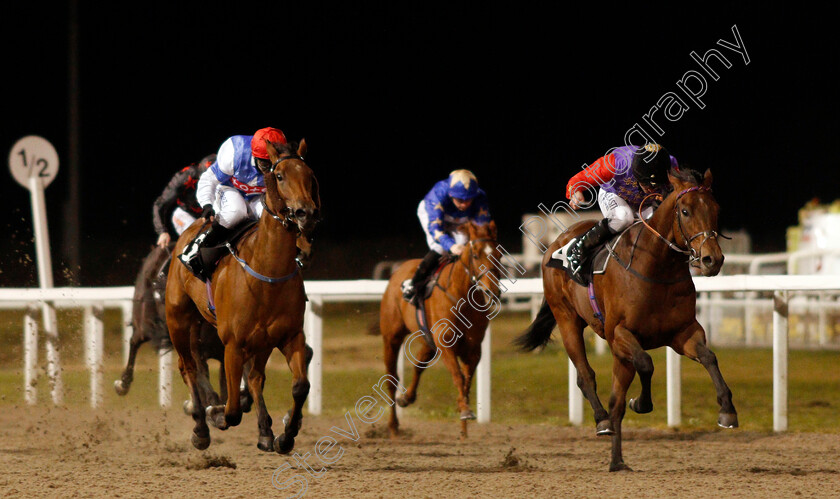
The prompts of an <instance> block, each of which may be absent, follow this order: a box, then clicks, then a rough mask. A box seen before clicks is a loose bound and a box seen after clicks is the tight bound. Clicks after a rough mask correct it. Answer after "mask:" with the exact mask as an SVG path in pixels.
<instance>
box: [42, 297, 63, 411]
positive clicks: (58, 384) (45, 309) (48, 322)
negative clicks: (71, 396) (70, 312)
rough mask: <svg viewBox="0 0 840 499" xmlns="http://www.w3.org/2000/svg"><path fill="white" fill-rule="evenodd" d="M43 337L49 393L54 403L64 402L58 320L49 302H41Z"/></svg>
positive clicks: (60, 403)
mask: <svg viewBox="0 0 840 499" xmlns="http://www.w3.org/2000/svg"><path fill="white" fill-rule="evenodd" d="M41 310H42V314H41V316H42V318H43V323H42V324H41V325H42V326H43V331H44V337H45V338H46V340H47V341H46V349H47V377H48V378H49V379H50V394H51V395H52V401H53V404H55V405H62V404H63V403H64V383H63V382H62V380H61V360H60V358H59V355H58V321H57V320H56V318H55V308H54V307H53V305H52V304H51V303H47V302H43V303H42V304H41Z"/></svg>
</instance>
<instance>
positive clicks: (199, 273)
mask: <svg viewBox="0 0 840 499" xmlns="http://www.w3.org/2000/svg"><path fill="white" fill-rule="evenodd" d="M217 192H218V196H217V199H216V203H215V204H214V208H215V209H216V215H215V220H214V221H213V223H212V224H210V228H209V229H207V230H206V231H204V232H202V233H200V234H198V235H197V236H196V238H195V239H193V240H192V242H190V244H188V245H187V247H186V248H184V253H183V254H181V255H180V256H179V257H178V259H179V260H181V262H182V263H183V264H184V265H185V266H186V267H187V268H188V269H189V270H190V272H192V273H193V275H195V276H196V277H198V278H199V279H201V280H202V281H205V280H207V278H208V277H209V276H207V275H205V273H204V271H203V269H202V268H201V261H200V252H201V248H211V247H213V246H215V245H217V244H219V243H220V242H222V241H224V240H225V238H226V237H228V236H229V235H230V233H231V229H233V228H235V227H236V226H237V225H238V224H239V222H241V221H242V220H244V219H245V218H246V217H248V210H249V206H248V203H247V202H246V201H245V198H243V197H242V195H241V194H240V193H239V191H237V190H236V189H234V188H232V187H227V186H219V187H218V191H217Z"/></svg>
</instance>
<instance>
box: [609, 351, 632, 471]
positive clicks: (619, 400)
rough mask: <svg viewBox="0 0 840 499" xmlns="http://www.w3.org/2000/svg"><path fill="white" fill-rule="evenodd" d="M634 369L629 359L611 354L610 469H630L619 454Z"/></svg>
mask: <svg viewBox="0 0 840 499" xmlns="http://www.w3.org/2000/svg"><path fill="white" fill-rule="evenodd" d="M635 375H636V370H635V369H634V368H633V363H632V362H631V361H628V360H625V359H621V358H619V357H618V356H616V355H615V354H613V387H612V395H610V419H611V420H612V425H613V429H614V433H613V435H612V455H611V457H610V471H625V470H626V471H632V470H631V469H630V467H629V466H627V465H626V464H624V458H623V456H622V454H621V421H622V420H623V419H624V413H625V411H626V410H627V409H626V406H627V402H626V401H627V388H629V387H630V383H632V382H633V376H635Z"/></svg>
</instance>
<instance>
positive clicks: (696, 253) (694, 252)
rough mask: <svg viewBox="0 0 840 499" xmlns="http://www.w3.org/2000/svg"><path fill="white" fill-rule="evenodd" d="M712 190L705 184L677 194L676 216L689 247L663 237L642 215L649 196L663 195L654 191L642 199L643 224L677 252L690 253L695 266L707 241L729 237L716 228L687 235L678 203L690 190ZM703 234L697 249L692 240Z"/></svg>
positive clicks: (640, 213)
mask: <svg viewBox="0 0 840 499" xmlns="http://www.w3.org/2000/svg"><path fill="white" fill-rule="evenodd" d="M711 191H712V189H710V188H708V187H703V186H695V187H690V188H688V189H685V190H683V191H682V192H680V193H679V194H678V195H677V199H676V200H675V201H674V218H676V219H677V226H678V227H679V229H680V235H681V236H682V238H683V244H685V246H687V249H683V248H680V247H679V246H678V245H676V244H674V243H672V242H671V241H670V240H668V239H667V238H665V237H663V236H662V234H660V233H659V232H658V231H657V230H656V229H654V228H653V227H651V226H650V224H648V223H647V221H645V218H644V217H643V216H642V209H644V206H645V202H646V201H647V200H648V198H651V197H657V198H659V199H660V200H661V199H662V196H661V195H660V194H659V193H656V192H654V193H651V194H648V195H647V196H645V198H644V199H642V202H641V203H640V204H639V211H638V214H639V219H640V220H641V222H642V224H644V226H645V227H646V228H647V229H648V230H650V231H651V232H653V234H654V235H656V237H658V238H659V239H660V240H661V241H663V242H664V243H665V244H667V245H668V247H669V248H671V249H672V250H674V251H676V252H677V253H681V254H683V255H688V257H689V258H688V264H689V265H691V266H694V267H697V266H698V265H695V263H696V262H698V261H700V251H702V249H703V245H705V244H706V242H708V241H709V239H717V238H718V237H723V238H726V239H728V238H727V237H726V236H724V235H723V234H719V233H718V232H717V231H714V230H706V231H702V232H698V233H696V234H694V235H693V236H691V237H689V236H688V235H686V233H685V229H684V228H683V226H682V220H681V218H680V214H679V213H678V210H679V206H678V205H677V201H679V200H680V198H681V197H683V196H685V195H686V194H688V193H689V192H711ZM701 236H705V237H704V239H703V242H702V243H700V249H699V250H698V249H695V248H694V246H692V245H691V242H692V241H694V240H695V239H697V238H698V237H701Z"/></svg>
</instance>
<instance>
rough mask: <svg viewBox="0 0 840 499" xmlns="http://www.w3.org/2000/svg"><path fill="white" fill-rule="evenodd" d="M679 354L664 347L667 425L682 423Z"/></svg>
mask: <svg viewBox="0 0 840 499" xmlns="http://www.w3.org/2000/svg"><path fill="white" fill-rule="evenodd" d="M680 362H681V359H680V354H678V353H677V352H675V351H673V350H671V347H666V348H665V370H666V371H667V375H666V378H667V394H668V426H679V425H681V424H682V372H681V371H682V369H680V367H681V366H680Z"/></svg>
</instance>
